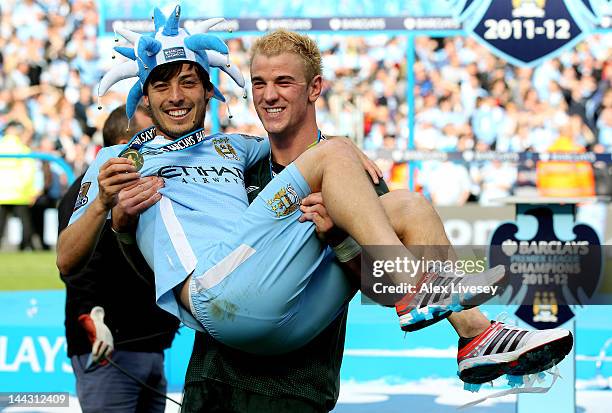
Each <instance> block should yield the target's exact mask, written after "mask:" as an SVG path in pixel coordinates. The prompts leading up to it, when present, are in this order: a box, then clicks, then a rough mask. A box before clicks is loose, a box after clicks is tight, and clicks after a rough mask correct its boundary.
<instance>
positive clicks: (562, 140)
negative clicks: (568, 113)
mask: <svg viewBox="0 0 612 413" xmlns="http://www.w3.org/2000/svg"><path fill="white" fill-rule="evenodd" d="M561 133H562V134H561V135H560V136H559V137H558V138H557V140H556V141H555V142H554V143H553V145H551V146H550V148H548V150H549V151H550V152H553V153H563V152H569V153H581V152H585V148H584V146H582V145H580V144H578V143H576V139H575V138H574V137H573V136H575V135H573V134H572V129H571V126H570V125H568V126H567V127H566V128H564V130H563V131H562V132H561ZM536 171H537V188H538V193H539V194H540V195H541V196H554V197H584V196H594V195H595V177H594V174H593V166H592V165H591V164H590V163H589V162H565V161H538V163H537V165H536Z"/></svg>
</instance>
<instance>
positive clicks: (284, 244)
mask: <svg viewBox="0 0 612 413" xmlns="http://www.w3.org/2000/svg"><path fill="white" fill-rule="evenodd" d="M308 194H310V188H309V186H308V184H307V183H306V181H305V180H304V178H303V177H302V175H301V174H300V172H299V171H298V169H297V168H296V167H295V166H294V165H293V164H291V165H289V166H288V167H287V168H285V170H284V171H283V172H281V173H280V174H279V175H278V176H277V177H275V178H274V179H273V180H272V181H271V182H270V183H269V184H268V185H267V186H266V187H265V188H264V190H263V191H261V193H260V194H259V195H258V197H257V198H256V199H255V201H254V202H253V203H252V204H251V205H250V206H249V208H248V209H247V210H246V212H245V214H243V216H242V217H241V219H240V220H239V221H238V222H236V225H235V227H234V230H233V231H232V233H230V234H228V236H227V237H226V239H225V240H224V241H223V242H221V244H220V245H219V247H218V248H217V251H216V253H215V258H214V260H213V261H214V263H215V264H214V265H213V266H211V265H210V261H209V262H208V264H202V266H205V268H200V264H198V267H196V269H195V271H194V272H193V275H192V278H191V281H190V285H189V289H190V293H191V294H190V295H191V297H190V298H191V311H192V313H193V315H194V316H195V318H196V319H197V320H198V321H199V322H200V323H202V325H203V326H204V328H205V329H206V330H207V331H208V332H209V333H210V334H211V335H212V336H213V337H215V338H216V339H217V340H219V341H221V342H223V343H224V344H226V345H228V346H231V347H234V348H237V349H240V350H242V351H247V352H251V353H259V354H278V353H284V352H289V351H291V350H294V349H296V348H299V347H302V346H303V345H305V344H306V343H308V342H309V341H310V340H311V339H313V338H314V337H316V336H317V335H318V334H319V333H320V332H321V331H322V330H323V329H325V327H327V326H328V325H329V324H330V323H331V322H332V321H333V320H334V319H335V318H336V316H337V315H338V314H339V312H340V311H341V310H343V309H344V307H345V306H346V305H347V303H348V301H350V299H351V298H352V296H353V295H354V293H355V290H354V288H353V287H352V286H351V284H350V283H349V281H348V279H347V277H346V276H345V275H344V274H343V272H342V270H341V268H340V267H339V265H338V264H337V263H336V262H335V256H334V254H333V252H332V251H331V249H330V248H329V247H327V246H325V245H323V244H322V243H321V242H320V241H319V240H318V238H317V237H316V234H315V232H314V224H312V223H311V222H304V223H300V222H299V221H298V218H299V217H300V216H301V215H302V213H301V211H300V202H301V200H302V199H303V198H304V197H305V196H307V195H308Z"/></svg>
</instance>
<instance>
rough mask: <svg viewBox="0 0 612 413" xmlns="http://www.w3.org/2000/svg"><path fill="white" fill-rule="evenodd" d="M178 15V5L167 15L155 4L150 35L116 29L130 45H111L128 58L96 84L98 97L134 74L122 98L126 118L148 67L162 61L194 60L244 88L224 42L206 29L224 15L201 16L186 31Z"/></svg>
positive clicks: (219, 96)
mask: <svg viewBox="0 0 612 413" xmlns="http://www.w3.org/2000/svg"><path fill="white" fill-rule="evenodd" d="M180 15H181V7H180V6H178V5H177V6H176V7H175V8H174V10H173V11H172V13H171V14H170V16H168V17H166V16H165V15H164V14H163V13H162V11H161V10H160V9H158V8H157V7H156V8H155V10H154V15H153V21H154V23H155V33H154V34H153V35H144V34H139V33H135V32H132V31H130V30H126V29H121V28H118V29H117V30H116V31H117V33H119V34H120V35H121V36H122V37H124V38H125V39H126V40H127V41H128V42H130V43H131V44H132V45H133V46H134V47H133V48H130V47H115V50H116V51H117V52H118V53H120V54H121V55H123V56H125V57H127V58H128V59H130V60H129V61H127V62H124V63H121V64H119V65H117V66H115V67H113V68H112V69H111V70H109V71H108V73H106V74H105V75H104V77H102V80H100V84H99V85H98V97H100V96H104V94H105V93H106V92H107V91H108V89H110V87H111V86H112V85H114V84H115V83H117V82H119V81H120V80H123V79H129V78H131V77H138V81H137V82H136V83H135V84H134V86H133V87H132V89H131V90H130V92H129V94H128V98H127V102H126V110H125V111H126V114H127V117H128V119H131V118H132V116H134V112H135V111H136V107H137V106H138V102H139V101H140V98H142V96H143V90H144V85H145V83H146V81H147V79H148V77H149V75H150V74H151V71H152V70H153V69H155V68H156V67H157V66H160V65H163V64H166V63H171V62H176V61H186V62H194V63H197V64H198V65H200V67H201V68H202V69H204V70H205V71H206V73H208V74H209V75H210V67H211V66H212V67H217V68H219V69H221V70H223V71H224V72H225V73H227V74H228V75H229V76H230V77H231V78H232V79H233V80H234V82H236V84H237V85H238V86H240V87H242V88H244V78H243V77H242V73H240V70H238V68H237V67H235V66H231V65H230V64H229V49H228V48H227V45H226V44H225V43H223V41H222V40H221V39H220V38H218V37H216V36H213V35H210V34H207V33H206V32H208V30H209V29H210V28H211V27H213V26H214V25H216V24H218V23H220V22H222V21H224V19H223V18H215V19H208V20H205V21H203V22H201V23H200V24H199V25H197V26H196V27H195V29H194V32H196V33H195V34H190V33H189V32H187V30H185V29H182V28H179V21H180ZM213 88H214V97H215V98H216V99H218V100H220V101H221V102H225V97H224V96H223V94H222V93H221V92H220V91H219V89H217V87H216V86H214V85H213Z"/></svg>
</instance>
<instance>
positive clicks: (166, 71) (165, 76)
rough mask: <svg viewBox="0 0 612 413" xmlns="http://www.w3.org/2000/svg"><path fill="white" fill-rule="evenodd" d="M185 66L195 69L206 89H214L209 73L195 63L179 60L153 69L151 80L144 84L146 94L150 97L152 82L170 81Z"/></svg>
mask: <svg viewBox="0 0 612 413" xmlns="http://www.w3.org/2000/svg"><path fill="white" fill-rule="evenodd" d="M184 64H186V65H188V66H189V68H190V69H191V68H192V67H195V70H196V73H197V74H198V77H199V78H200V81H201V82H202V84H203V85H204V87H205V88H206V89H208V90H211V89H212V88H213V85H212V83H210V77H209V76H208V73H206V71H205V70H204V69H202V67H201V66H200V65H199V64H197V63H194V62H189V61H184V60H179V61H176V62H172V63H166V64H163V65H160V66H157V67H156V68H155V69H153V71H152V72H151V74H150V75H149V78H148V79H147V81H146V82H145V84H144V88H143V91H144V94H145V95H148V92H147V89H148V87H149V84H150V83H151V82H167V81H169V80H170V79H172V78H173V77H174V76H176V75H178V74H179V73H181V70H182V69H183V65H184Z"/></svg>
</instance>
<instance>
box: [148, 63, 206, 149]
mask: <svg viewBox="0 0 612 413" xmlns="http://www.w3.org/2000/svg"><path fill="white" fill-rule="evenodd" d="M212 95H213V91H212V88H211V89H208V88H207V87H205V83H203V81H202V79H201V77H200V75H199V73H198V69H197V66H196V65H195V64H189V63H182V64H181V67H180V70H178V71H177V73H176V74H174V75H173V76H171V77H169V78H168V79H164V78H162V77H158V76H155V72H153V73H152V74H151V80H150V81H149V82H148V83H147V85H146V94H145V96H144V102H145V104H146V105H147V106H149V107H150V110H151V116H152V118H153V123H154V124H155V126H156V127H157V130H158V133H162V134H163V135H165V136H166V137H167V138H169V139H173V140H174V139H177V138H179V137H181V136H183V135H185V134H187V133H189V132H192V131H194V130H196V129H199V128H201V127H203V126H204V118H205V116H206V105H207V104H208V101H209V100H210V98H211V97H212Z"/></svg>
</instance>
